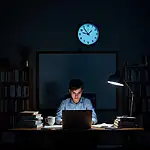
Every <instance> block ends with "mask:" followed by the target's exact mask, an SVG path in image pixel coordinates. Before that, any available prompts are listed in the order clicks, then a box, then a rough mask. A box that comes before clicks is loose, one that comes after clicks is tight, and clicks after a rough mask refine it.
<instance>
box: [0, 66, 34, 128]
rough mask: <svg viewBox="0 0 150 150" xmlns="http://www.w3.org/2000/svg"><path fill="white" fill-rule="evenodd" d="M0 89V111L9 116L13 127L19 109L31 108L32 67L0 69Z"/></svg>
mask: <svg viewBox="0 0 150 150" xmlns="http://www.w3.org/2000/svg"><path fill="white" fill-rule="evenodd" d="M0 90H1V92H0V113H1V114H7V115H8V116H9V126H10V127H13V126H15V123H16V121H17V120H16V119H17V115H18V114H19V112H20V111H24V110H31V109H32V100H33V99H32V98H33V97H32V93H33V92H32V91H31V90H32V69H31V68H28V67H24V68H15V69H0ZM4 116H5V115H4Z"/></svg>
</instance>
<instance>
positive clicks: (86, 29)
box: [78, 23, 99, 45]
mask: <svg viewBox="0 0 150 150" xmlns="http://www.w3.org/2000/svg"><path fill="white" fill-rule="evenodd" d="M98 38H99V30H98V28H97V27H96V26H95V25H94V24H91V23H85V24H83V25H81V26H80V28H79V30H78V39H79V41H80V42H81V43H83V44H85V45H92V44H94V43H95V42H96V41H97V40H98Z"/></svg>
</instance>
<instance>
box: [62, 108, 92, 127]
mask: <svg viewBox="0 0 150 150" xmlns="http://www.w3.org/2000/svg"><path fill="white" fill-rule="evenodd" d="M62 123H63V124H62V127H63V129H73V130H80V129H90V128H91V125H92V110H63V111H62Z"/></svg>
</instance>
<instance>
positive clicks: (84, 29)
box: [83, 26, 88, 34]
mask: <svg viewBox="0 0 150 150" xmlns="http://www.w3.org/2000/svg"><path fill="white" fill-rule="evenodd" d="M83 28H84V30H85V32H86V33H87V34H88V32H87V31H86V29H85V27H84V26H83Z"/></svg>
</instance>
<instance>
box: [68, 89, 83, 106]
mask: <svg viewBox="0 0 150 150" xmlns="http://www.w3.org/2000/svg"><path fill="white" fill-rule="evenodd" d="M82 91H83V90H82V88H79V89H77V90H71V91H70V90H69V92H70V94H71V97H72V100H73V101H74V103H78V102H79V100H80V98H81V95H82Z"/></svg>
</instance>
